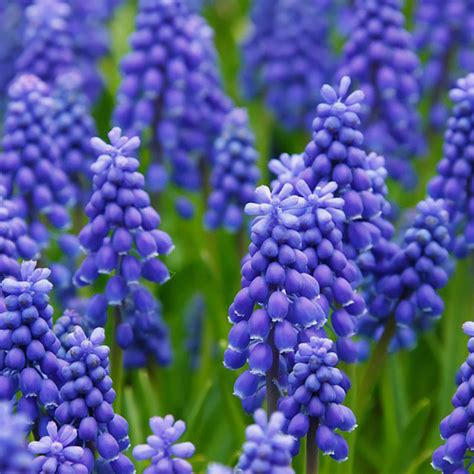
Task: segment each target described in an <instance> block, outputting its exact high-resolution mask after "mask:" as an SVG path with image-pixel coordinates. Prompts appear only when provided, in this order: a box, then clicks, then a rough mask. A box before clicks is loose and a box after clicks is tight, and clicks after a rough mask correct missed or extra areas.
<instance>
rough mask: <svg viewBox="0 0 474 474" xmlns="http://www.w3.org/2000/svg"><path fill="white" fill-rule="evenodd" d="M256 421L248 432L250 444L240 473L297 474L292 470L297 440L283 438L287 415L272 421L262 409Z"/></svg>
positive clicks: (239, 466) (242, 456) (276, 414)
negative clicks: (276, 473)
mask: <svg viewBox="0 0 474 474" xmlns="http://www.w3.org/2000/svg"><path fill="white" fill-rule="evenodd" d="M254 420H255V424H253V425H250V426H249V427H248V428H247V430H246V431H245V437H246V441H245V443H244V446H243V448H242V455H241V456H240V458H239V462H238V464H237V472H242V473H244V474H253V473H254V472H278V473H279V474H294V472H295V471H294V470H293V468H292V467H291V460H292V456H291V452H292V450H293V445H294V439H293V438H292V437H291V436H289V435H285V434H283V431H282V430H283V427H284V424H285V417H284V415H283V414H282V413H280V412H275V413H273V414H272V415H271V416H270V419H268V418H267V414H266V413H265V411H264V410H262V409H259V410H257V411H256V412H255V414H254Z"/></svg>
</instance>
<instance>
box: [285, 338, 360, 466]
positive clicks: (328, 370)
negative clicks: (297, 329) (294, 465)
mask: <svg viewBox="0 0 474 474" xmlns="http://www.w3.org/2000/svg"><path fill="white" fill-rule="evenodd" d="M337 364H338V357H337V353H336V350H335V346H334V343H333V342H332V341H331V340H330V339H326V338H318V337H312V338H311V339H310V341H309V342H304V343H301V344H300V345H299V346H298V351H297V352H296V355H295V364H294V366H293V370H292V372H291V373H290V376H289V378H288V396H287V397H286V398H283V399H282V400H281V401H280V404H279V410H280V411H281V412H282V413H283V414H284V415H285V418H286V420H287V425H286V430H285V432H287V433H288V434H290V435H291V436H293V437H294V438H296V439H298V440H299V439H301V438H303V437H305V436H308V442H307V443H308V444H307V449H308V450H311V453H308V454H307V456H308V458H313V459H314V457H315V456H317V450H318V449H319V450H321V451H322V453H323V454H327V455H330V456H331V458H333V459H335V460H336V461H345V460H346V459H347V457H348V451H349V449H348V446H347V442H346V440H345V439H344V438H343V437H342V436H341V435H340V434H338V433H336V432H335V430H340V431H352V430H353V429H355V427H356V426H357V425H356V421H355V416H354V414H353V413H352V411H351V410H350V408H348V407H346V406H344V405H343V404H342V403H343V402H344V398H345V396H346V393H347V391H348V389H349V388H350V382H349V380H348V378H347V376H346V375H345V374H344V373H342V372H341V371H340V370H339V369H338V368H337ZM313 450H314V451H313Z"/></svg>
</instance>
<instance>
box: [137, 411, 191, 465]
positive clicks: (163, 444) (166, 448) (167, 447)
mask: <svg viewBox="0 0 474 474" xmlns="http://www.w3.org/2000/svg"><path fill="white" fill-rule="evenodd" d="M150 428H151V431H152V433H153V434H152V435H150V436H148V437H147V440H146V441H147V442H146V444H139V445H137V446H135V447H134V448H133V457H134V458H135V459H136V460H137V461H145V460H148V459H150V461H151V464H150V465H149V466H148V467H147V468H146V469H145V471H144V472H145V474H158V473H167V474H192V472H193V468H192V466H191V464H190V463H189V462H188V461H187V460H186V459H187V458H190V457H191V456H192V455H193V454H194V445H193V444H192V443H190V442H189V441H186V442H180V443H178V442H177V441H178V440H179V438H181V436H182V435H183V434H184V432H185V431H186V424H185V423H184V421H182V420H176V421H175V419H174V417H173V416H172V415H166V416H165V417H164V418H161V417H160V416H154V417H152V418H150Z"/></svg>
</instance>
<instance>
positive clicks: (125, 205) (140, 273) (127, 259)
mask: <svg viewBox="0 0 474 474" xmlns="http://www.w3.org/2000/svg"><path fill="white" fill-rule="evenodd" d="M109 139H110V142H111V144H107V143H105V142H103V141H102V140H101V139H99V138H94V139H93V140H92V145H93V147H94V149H95V150H96V152H97V154H98V155H99V156H98V158H97V161H96V162H95V163H94V164H93V165H92V167H91V169H92V172H93V173H94V179H93V188H94V189H93V194H92V196H91V198H90V201H89V203H88V205H87V206H86V214H87V216H88V218H89V223H88V224H87V225H86V226H85V227H84V228H83V229H82V231H81V232H80V234H79V241H80V244H81V246H82V248H83V249H84V250H85V251H86V253H87V256H86V258H85V260H84V261H83V262H82V264H81V266H80V268H79V269H78V271H77V272H76V274H75V277H74V280H75V283H76V284H77V285H78V286H87V285H90V284H92V283H93V282H94V281H95V280H97V278H98V277H99V275H100V274H105V275H110V277H109V278H108V281H107V284H106V287H105V295H103V296H102V295H96V297H95V300H97V301H96V302H95V303H94V306H95V308H91V309H92V311H88V312H89V320H90V321H89V323H90V324H91V326H93V327H95V326H100V325H104V324H105V318H104V315H105V314H106V304H105V303H108V304H109V305H111V306H115V307H116V309H117V311H116V315H115V317H119V326H118V327H119V329H120V334H117V338H118V340H119V343H120V345H121V346H122V347H128V346H129V345H130V344H133V343H134V342H135V343H137V342H139V340H142V339H143V338H144V337H145V334H146V333H147V332H148V333H150V344H152V345H153V346H154V347H155V349H153V350H151V349H150V352H151V354H150V355H152V356H154V357H155V358H157V349H156V346H157V345H158V342H157V341H158V340H161V341H164V342H165V344H166V347H168V346H167V343H166V337H165V336H166V330H164V329H163V330H162V328H163V322H162V320H161V317H160V312H159V308H158V306H157V305H156V303H153V299H152V302H150V298H149V293H148V292H147V290H146V289H145V288H144V287H143V286H142V285H141V284H140V280H141V279H142V278H144V279H146V280H149V281H151V282H153V283H159V284H163V283H165V282H166V281H167V280H168V279H169V277H170V275H169V272H168V269H167V268H166V266H165V265H164V264H163V263H162V262H161V260H160V259H159V256H160V255H166V254H168V253H170V252H171V251H172V250H173V248H174V246H173V242H172V241H171V238H170V237H169V236H168V234H166V233H165V232H163V231H162V230H159V229H157V227H158V225H159V224H160V216H159V215H158V213H157V212H156V211H155V210H154V209H153V207H152V206H151V201H150V197H149V196H148V194H147V193H146V191H145V190H144V184H145V179H144V177H143V175H142V174H141V173H140V172H139V171H138V167H139V161H138V160H137V159H136V158H135V157H134V155H135V153H136V150H137V148H138V147H139V145H140V140H139V138H138V137H133V138H128V137H126V136H122V133H121V130H120V129H119V128H114V129H112V131H111V132H110V133H109ZM140 295H141V296H140ZM91 314H92V315H93V317H91ZM130 319H132V321H130ZM123 323H127V326H126V327H124V326H123ZM152 327H153V329H151V328H152ZM123 330H125V331H126V332H127V334H128V333H130V332H131V333H132V337H131V338H130V337H128V336H127V337H125V336H124V331H123ZM151 332H155V335H156V338H155V336H153V338H152V337H151ZM158 332H159V333H160V335H159V336H158V334H157V333H158ZM124 337H125V339H126V340H124ZM140 346H141V347H142V348H143V349H144V348H145V347H149V345H142V344H140V345H139V346H138V347H140ZM163 351H164V352H167V348H166V349H164V350H163ZM163 351H162V352H163ZM142 359H143V358H142ZM164 359H167V360H169V359H168V358H167V357H165V358H164ZM133 365H136V364H133Z"/></svg>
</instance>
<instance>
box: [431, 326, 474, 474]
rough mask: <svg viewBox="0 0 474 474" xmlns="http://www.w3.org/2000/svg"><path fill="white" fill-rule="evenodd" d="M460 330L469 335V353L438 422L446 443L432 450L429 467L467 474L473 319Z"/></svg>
mask: <svg viewBox="0 0 474 474" xmlns="http://www.w3.org/2000/svg"><path fill="white" fill-rule="evenodd" d="M463 330H464V333H465V334H466V335H468V336H469V342H468V344H467V347H468V350H469V356H468V358H467V359H466V362H464V363H463V364H462V365H461V369H460V370H459V372H458V374H457V377H456V384H457V386H458V388H457V390H456V393H455V394H454V396H453V398H452V399H451V403H452V405H453V407H454V410H453V411H452V412H451V413H450V414H449V415H448V416H447V417H446V418H444V419H443V420H442V421H441V424H440V432H441V438H443V439H444V440H445V441H446V442H445V443H444V444H443V445H442V446H440V447H439V448H438V449H436V450H435V452H434V453H433V462H432V466H433V467H434V468H435V469H436V470H437V471H442V472H443V473H446V474H449V473H460V474H461V473H468V472H469V471H468V468H469V467H470V466H471V465H472V460H473V458H472V449H473V448H474V439H473V437H474V428H473V426H474V425H473V423H472V415H471V411H472V399H473V393H474V392H473V389H472V386H471V385H472V384H471V383H470V380H471V379H472V375H473V373H474V372H473V369H472V354H473V353H474V322H467V323H464V324H463Z"/></svg>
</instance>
